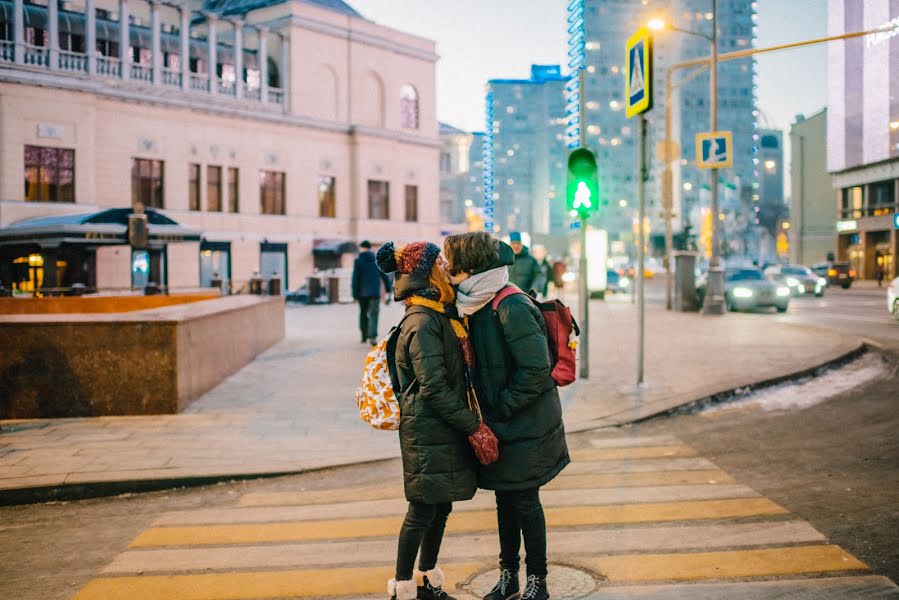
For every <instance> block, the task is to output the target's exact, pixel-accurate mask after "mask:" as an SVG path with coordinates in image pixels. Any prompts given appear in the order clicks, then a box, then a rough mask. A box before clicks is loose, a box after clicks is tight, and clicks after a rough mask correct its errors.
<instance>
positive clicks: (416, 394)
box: [377, 242, 497, 600]
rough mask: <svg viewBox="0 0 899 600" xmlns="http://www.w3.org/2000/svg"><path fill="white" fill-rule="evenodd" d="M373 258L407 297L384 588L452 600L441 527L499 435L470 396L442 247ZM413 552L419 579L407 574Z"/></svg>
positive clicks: (418, 245) (397, 355)
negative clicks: (396, 518)
mask: <svg viewBox="0 0 899 600" xmlns="http://www.w3.org/2000/svg"><path fill="white" fill-rule="evenodd" d="M377 262H378V268H379V269H380V270H381V271H382V272H384V273H388V274H389V273H394V272H395V273H396V278H395V284H394V297H395V298H396V300H397V301H400V300H402V301H403V302H405V304H406V313H405V316H404V317H403V320H402V321H401V324H400V328H399V332H398V333H397V334H396V349H395V351H394V356H393V359H392V361H391V362H392V363H393V364H394V365H395V377H396V379H395V380H394V382H393V383H394V386H396V387H395V388H394V390H395V392H396V393H397V395H398V398H397V400H398V401H399V403H400V425H399V435H400V451H401V455H402V460H403V487H404V489H405V494H406V500H408V501H409V507H408V510H407V512H406V518H405V520H404V521H403V526H402V528H401V529H400V534H399V543H398V545H397V546H398V547H397V561H396V577H395V578H394V579H391V580H390V581H389V582H388V584H387V591H388V594H390V597H391V598H394V599H396V600H413V599H415V598H419V599H421V600H452V598H450V597H449V596H448V595H447V594H446V592H444V591H443V589H442V586H443V583H444V575H443V572H442V571H441V570H440V569H439V568H438V567H437V557H438V554H439V552H440V544H441V541H442V540H443V531H444V529H445V527H446V521H447V517H449V514H450V512H451V511H452V509H453V505H452V503H453V502H455V501H459V500H469V499H471V498H472V497H473V496H474V494H475V491H477V464H478V462H477V459H481V460H484V457H483V455H482V452H483V448H484V445H485V444H486V445H487V447H488V449H489V450H492V453H493V454H494V455H495V453H496V445H497V442H496V438H495V436H493V433H492V432H491V431H490V429H489V428H488V427H487V426H486V425H485V424H484V423H482V422H481V420H480V417H479V413H478V411H477V409H476V408H475V407H472V406H469V403H468V399H467V398H468V397H467V393H466V383H465V382H466V380H467V378H466V359H465V355H466V354H467V355H468V356H469V357H470V356H471V350H470V346H469V347H467V348H466V345H467V344H468V343H469V340H468V337H467V332H466V331H465V328H464V326H463V325H462V323H461V321H459V320H458V318H456V319H454V318H452V317H454V316H455V311H454V310H452V307H453V300H454V297H455V293H454V290H453V288H452V285H451V284H450V282H449V275H448V273H447V272H446V267H445V263H444V261H443V260H442V259H440V248H439V247H438V246H435V245H434V244H430V243H427V242H414V243H411V244H408V245H406V246H403V247H401V248H399V249H396V248H395V247H394V245H393V244H392V243H388V244H385V245H384V246H382V247H381V248H380V249H379V250H378V254H377ZM447 307H450V309H451V310H449V311H448V310H447ZM388 360H390V356H389V353H388ZM469 361H470V358H469ZM473 408H475V410H472V409H473ZM473 447H474V450H473ZM476 453H478V454H477V459H476ZM419 552H420V558H419V566H418V568H419V570H420V571H422V572H423V573H424V577H423V580H424V585H422V586H416V583H415V580H414V579H413V578H412V576H413V567H414V564H415V557H416V556H417V555H419Z"/></svg>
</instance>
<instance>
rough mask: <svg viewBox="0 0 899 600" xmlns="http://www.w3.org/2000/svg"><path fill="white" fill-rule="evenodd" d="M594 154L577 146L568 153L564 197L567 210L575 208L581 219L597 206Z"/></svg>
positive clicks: (598, 202) (597, 188)
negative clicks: (566, 182) (566, 183)
mask: <svg viewBox="0 0 899 600" xmlns="http://www.w3.org/2000/svg"><path fill="white" fill-rule="evenodd" d="M596 171H597V165H596V155H595V154H593V152H591V151H590V150H588V149H587V148H577V149H575V150H572V151H571V154H569V155H568V185H567V186H566V193H565V199H566V204H567V206H568V210H576V211H577V213H578V215H579V216H580V217H581V218H582V219H586V218H587V217H589V216H590V213H592V212H594V211H596V210H597V209H598V208H599V204H600V199H599V181H598V179H597V172H596Z"/></svg>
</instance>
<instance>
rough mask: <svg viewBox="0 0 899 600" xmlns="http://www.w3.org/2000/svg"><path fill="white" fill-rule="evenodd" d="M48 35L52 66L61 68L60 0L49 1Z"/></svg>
mask: <svg viewBox="0 0 899 600" xmlns="http://www.w3.org/2000/svg"><path fill="white" fill-rule="evenodd" d="M47 19H48V20H49V23H48V24H47V37H49V38H50V45H49V49H50V52H49V53H48V54H49V58H50V68H51V69H58V68H59V0H49V1H48V2H47Z"/></svg>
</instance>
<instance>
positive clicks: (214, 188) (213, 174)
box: [206, 165, 222, 212]
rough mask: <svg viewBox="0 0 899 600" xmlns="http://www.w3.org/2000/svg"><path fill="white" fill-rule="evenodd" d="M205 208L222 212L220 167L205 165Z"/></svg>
mask: <svg viewBox="0 0 899 600" xmlns="http://www.w3.org/2000/svg"><path fill="white" fill-rule="evenodd" d="M206 210H208V211H210V212H222V168H221V167H215V166H211V165H210V166H207V167H206Z"/></svg>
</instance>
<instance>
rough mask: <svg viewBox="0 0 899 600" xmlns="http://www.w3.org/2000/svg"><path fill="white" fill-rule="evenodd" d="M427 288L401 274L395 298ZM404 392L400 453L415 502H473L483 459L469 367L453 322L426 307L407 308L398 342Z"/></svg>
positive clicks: (408, 492)
mask: <svg viewBox="0 0 899 600" xmlns="http://www.w3.org/2000/svg"><path fill="white" fill-rule="evenodd" d="M426 285H427V283H426V282H419V281H416V280H414V279H412V278H411V277H410V276H408V275H398V276H397V280H396V285H395V287H394V294H395V296H396V299H397V300H403V299H405V298H407V297H408V296H410V295H411V294H412V293H413V292H414V291H416V290H417V289H421V288H422V287H425V286H426ZM395 356H396V367H397V378H398V380H399V381H398V383H399V386H400V387H399V389H398V390H397V393H398V394H401V393H402V392H403V391H405V390H406V389H407V388H409V386H410V385H412V382H413V381H415V380H416V379H417V381H416V382H415V384H414V385H412V388H411V391H410V392H409V394H408V395H407V396H406V397H405V399H404V400H403V401H402V403H401V405H400V450H401V453H402V457H403V484H404V487H405V491H406V499H407V500H409V501H410V502H422V503H426V504H437V503H440V502H455V501H459V500H469V499H471V498H472V497H473V496H474V494H475V491H476V490H477V464H478V463H477V459H476V458H475V455H474V451H473V450H472V449H471V446H470V445H469V443H468V436H469V435H471V434H472V433H474V431H475V430H476V429H477V428H478V425H479V421H478V418H477V416H476V415H475V414H474V413H473V412H471V410H469V408H468V403H467V401H466V397H465V383H464V381H465V379H464V363H463V361H462V351H461V349H460V347H459V341H458V338H457V337H456V334H455V333H454V332H453V329H452V326H451V325H450V322H449V319H448V318H447V317H446V316H445V315H443V314H440V313H438V312H437V311H434V310H432V309H430V308H426V307H424V306H410V307H408V308H406V318H405V320H404V321H403V324H402V326H401V327H400V332H399V336H398V338H397V344H396V355H395Z"/></svg>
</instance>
